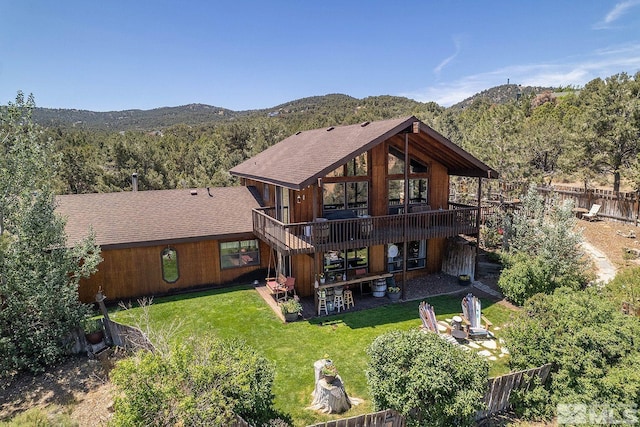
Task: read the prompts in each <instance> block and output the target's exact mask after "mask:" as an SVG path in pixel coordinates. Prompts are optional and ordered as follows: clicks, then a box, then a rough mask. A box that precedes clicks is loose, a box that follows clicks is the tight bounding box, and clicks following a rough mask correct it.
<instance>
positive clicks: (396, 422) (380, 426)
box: [307, 409, 405, 427]
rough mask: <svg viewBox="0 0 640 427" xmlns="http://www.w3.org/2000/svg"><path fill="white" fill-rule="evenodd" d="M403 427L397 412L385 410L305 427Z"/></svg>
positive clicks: (403, 421) (402, 418)
mask: <svg viewBox="0 0 640 427" xmlns="http://www.w3.org/2000/svg"><path fill="white" fill-rule="evenodd" d="M351 426H358V427H404V426H405V420H404V417H403V416H402V415H400V414H399V413H398V412H396V411H394V410H392V409H387V410H385V411H380V412H373V413H369V414H364V415H358V416H356V417H351V418H342V419H340V420H333V421H327V422H324V423H318V424H313V425H310V426H307V427H351Z"/></svg>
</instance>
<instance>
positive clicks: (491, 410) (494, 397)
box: [476, 363, 551, 421]
mask: <svg viewBox="0 0 640 427" xmlns="http://www.w3.org/2000/svg"><path fill="white" fill-rule="evenodd" d="M550 371H551V363H547V364H546V365H542V366H540V367H538V368H533V369H527V370H524V371H518V372H512V373H510V374H507V375H503V376H501V377H495V378H490V379H489V384H488V385H489V388H488V390H487V392H486V393H485V395H484V403H485V404H486V405H487V408H486V409H485V410H483V411H479V412H478V413H477V414H476V421H479V420H482V419H485V418H488V417H490V416H492V415H495V414H498V413H500V412H503V411H506V410H508V409H509V408H510V406H511V403H510V402H509V398H510V397H511V393H512V392H513V391H514V390H519V389H525V390H529V389H530V388H531V386H532V385H533V382H534V379H535V378H536V377H539V378H540V382H541V383H542V384H544V382H545V381H546V380H547V377H548V376H549V372H550Z"/></svg>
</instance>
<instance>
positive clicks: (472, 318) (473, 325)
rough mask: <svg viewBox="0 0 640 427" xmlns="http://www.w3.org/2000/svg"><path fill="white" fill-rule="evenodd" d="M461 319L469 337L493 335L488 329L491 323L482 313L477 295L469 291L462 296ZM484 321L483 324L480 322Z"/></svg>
mask: <svg viewBox="0 0 640 427" xmlns="http://www.w3.org/2000/svg"><path fill="white" fill-rule="evenodd" d="M461 305H462V321H463V322H464V324H465V325H466V328H467V333H468V334H469V337H470V338H486V337H493V334H492V333H491V332H490V331H489V329H490V328H491V326H493V324H492V323H491V322H490V321H489V319H487V318H486V317H484V316H483V315H482V304H481V303H480V300H479V299H478V297H475V296H473V294H471V293H469V294H467V296H465V297H464V298H462V304H461ZM483 321H484V325H483V324H482V322H483Z"/></svg>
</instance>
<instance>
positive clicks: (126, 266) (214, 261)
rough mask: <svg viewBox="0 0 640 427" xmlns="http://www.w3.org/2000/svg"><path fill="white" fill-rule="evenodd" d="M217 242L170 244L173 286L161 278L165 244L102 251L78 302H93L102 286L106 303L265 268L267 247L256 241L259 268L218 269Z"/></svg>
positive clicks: (219, 280) (216, 281)
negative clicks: (173, 257) (174, 259)
mask: <svg viewBox="0 0 640 427" xmlns="http://www.w3.org/2000/svg"><path fill="white" fill-rule="evenodd" d="M254 238H255V236H254V235H253V234H249V235H247V236H244V237H241V238H235V239H229V240H228V241H236V240H248V239H254ZM220 242H221V241H220V240H203V241H198V242H191V243H180V244H175V245H170V247H171V248H173V249H175V250H176V252H177V254H178V272H179V278H178V280H177V281H176V282H174V283H168V282H165V281H164V280H163V278H162V260H161V253H162V250H163V249H165V248H166V247H167V245H162V246H145V247H135V248H124V249H106V250H103V251H102V258H103V261H102V262H101V263H100V265H99V266H98V271H97V272H96V273H95V274H94V275H93V276H91V277H90V278H88V279H83V280H82V281H81V282H80V286H79V290H78V292H79V297H80V300H81V301H83V302H93V301H95V294H96V292H98V288H99V287H102V291H103V293H104V294H105V295H106V296H107V298H108V299H109V300H110V301H117V300H122V299H133V298H137V297H141V296H150V295H163V294H167V293H172V292H179V291H185V290H189V289H192V288H197V287H205V286H216V285H224V284H230V283H234V282H235V281H236V280H237V279H239V278H240V277H242V276H244V275H247V274H250V273H252V272H255V271H257V270H260V269H266V268H267V267H268V263H269V248H268V247H267V246H266V245H265V244H264V243H262V242H260V241H259V244H260V265H255V266H247V267H236V268H229V269H224V270H221V269H220Z"/></svg>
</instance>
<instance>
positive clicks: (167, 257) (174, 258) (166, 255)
mask: <svg viewBox="0 0 640 427" xmlns="http://www.w3.org/2000/svg"><path fill="white" fill-rule="evenodd" d="M178 277H180V274H179V273H178V252H176V250H175V249H173V248H165V249H164V250H163V251H162V279H164V281H165V282H169V283H173V282H175V281H176V280H178Z"/></svg>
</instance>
